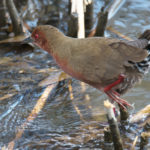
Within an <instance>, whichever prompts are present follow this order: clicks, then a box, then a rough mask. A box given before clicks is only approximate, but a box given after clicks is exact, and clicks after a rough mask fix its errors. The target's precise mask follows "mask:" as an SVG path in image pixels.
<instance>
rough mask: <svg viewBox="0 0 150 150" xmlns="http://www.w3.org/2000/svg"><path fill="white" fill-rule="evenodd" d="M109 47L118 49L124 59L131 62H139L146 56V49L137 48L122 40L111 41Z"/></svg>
mask: <svg viewBox="0 0 150 150" xmlns="http://www.w3.org/2000/svg"><path fill="white" fill-rule="evenodd" d="M110 47H111V48H112V49H115V50H117V51H119V52H120V55H121V56H123V57H124V58H125V60H128V61H132V62H140V61H142V60H144V59H145V58H146V57H147V56H148V52H147V50H146V49H142V48H137V47H135V46H132V45H131V44H130V45H128V44H126V43H124V42H116V43H111V44H110Z"/></svg>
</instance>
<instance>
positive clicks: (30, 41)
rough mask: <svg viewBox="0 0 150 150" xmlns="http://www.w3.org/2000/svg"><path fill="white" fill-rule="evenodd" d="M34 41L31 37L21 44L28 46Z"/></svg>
mask: <svg viewBox="0 0 150 150" xmlns="http://www.w3.org/2000/svg"><path fill="white" fill-rule="evenodd" d="M33 42H34V40H33V38H32V37H31V36H29V37H28V38H26V39H24V40H23V41H22V42H21V43H22V44H27V43H33Z"/></svg>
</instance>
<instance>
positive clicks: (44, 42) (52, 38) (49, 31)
mask: <svg viewBox="0 0 150 150" xmlns="http://www.w3.org/2000/svg"><path fill="white" fill-rule="evenodd" d="M62 36H64V35H63V34H62V33H61V32H60V31H59V30H58V29H57V28H55V27H53V26H51V25H40V26H37V27H36V28H35V29H34V30H33V32H32V34H31V36H30V37H29V38H27V39H25V41H27V42H32V43H34V44H35V45H37V46H38V47H40V48H42V49H44V50H46V51H48V52H50V51H51V49H52V45H54V44H55V43H56V42H57V41H58V39H60V38H61V37H62Z"/></svg>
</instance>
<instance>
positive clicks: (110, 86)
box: [104, 74, 125, 92]
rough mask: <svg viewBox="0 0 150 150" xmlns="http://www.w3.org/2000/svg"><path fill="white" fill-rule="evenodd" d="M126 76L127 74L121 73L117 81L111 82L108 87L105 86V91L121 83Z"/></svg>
mask: <svg viewBox="0 0 150 150" xmlns="http://www.w3.org/2000/svg"><path fill="white" fill-rule="evenodd" d="M124 78H125V76H124V75H123V74H120V75H119V77H118V80H117V81H115V82H113V83H112V84H109V85H108V86H107V87H105V88H104V92H107V91H109V90H111V89H112V88H113V87H114V86H116V85H118V84H119V83H121V82H122V81H123V80H124Z"/></svg>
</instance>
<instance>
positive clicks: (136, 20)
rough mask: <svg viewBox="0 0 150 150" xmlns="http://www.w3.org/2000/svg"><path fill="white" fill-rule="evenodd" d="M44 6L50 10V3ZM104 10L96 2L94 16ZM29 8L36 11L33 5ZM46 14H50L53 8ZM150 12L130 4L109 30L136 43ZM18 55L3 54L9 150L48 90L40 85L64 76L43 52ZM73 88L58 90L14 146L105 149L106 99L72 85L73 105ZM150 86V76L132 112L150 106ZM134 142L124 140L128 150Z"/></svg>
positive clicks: (134, 97) (136, 91) (0, 88)
mask: <svg viewBox="0 0 150 150" xmlns="http://www.w3.org/2000/svg"><path fill="white" fill-rule="evenodd" d="M44 2H45V5H47V3H48V1H46V0H45V1H44ZM102 4H103V2H95V6H94V7H95V8H96V9H95V16H96V14H97V13H98V11H99V8H100V7H101V6H102ZM30 7H31V8H30V9H32V5H31V6H30ZM36 7H37V8H38V9H39V10H40V9H41V8H42V6H41V5H38V3H37V6H36ZM46 8H47V11H48V10H49V9H50V8H51V7H50V8H48V7H46ZM64 8H65V6H64V5H61V7H60V11H61V13H60V16H59V17H60V20H61V23H59V26H58V27H60V28H61V29H62V30H64V31H66V30H67V28H66V25H67V24H66V22H65V21H64V22H63V19H65V16H63V13H62V12H63V9H64ZM149 8H150V2H149V0H144V2H143V1H141V0H134V1H130V0H127V2H126V3H125V5H124V6H123V7H122V8H121V10H120V11H119V12H118V13H117V15H116V17H115V19H113V20H111V21H110V22H109V25H111V26H112V27H113V28H114V29H116V30H118V31H120V32H121V33H122V34H124V35H126V36H129V37H131V38H133V39H135V37H136V36H138V35H139V34H140V33H142V32H143V31H144V30H145V29H148V28H150V25H149V24H150V16H149V14H150V9H149ZM38 9H37V11H39V10H38ZM56 16H57V15H56ZM32 17H34V18H36V17H37V16H32ZM56 18H57V17H56ZM41 19H42V18H41ZM45 20H46V19H45ZM37 22H38V20H35V22H33V21H30V22H28V23H31V24H30V25H32V26H34V23H35V24H36V23H37ZM57 23H58V22H57ZM7 49H8V47H7ZM13 50H14V51H12V49H9V50H7V51H5V52H3V53H2V52H0V57H1V61H0V71H1V75H0V81H1V82H0V97H4V96H5V95H7V96H10V97H9V98H4V99H2V100H0V127H1V128H0V147H2V146H6V147H7V145H8V143H9V142H11V141H12V140H14V138H15V136H16V133H17V128H18V127H20V126H21V125H22V124H23V123H24V122H25V121H26V118H27V117H28V115H29V114H30V112H31V111H32V109H33V107H34V106H35V104H36V102H37V100H38V99H39V97H40V96H41V95H42V93H43V91H44V90H45V87H44V86H43V87H40V86H38V85H39V82H40V81H42V80H44V79H45V78H47V77H48V76H49V75H55V73H56V72H61V70H60V69H59V68H58V67H57V66H56V64H55V62H54V61H53V60H52V58H51V56H49V55H48V54H47V53H46V52H43V51H42V50H39V49H36V50H34V51H32V50H29V51H26V52H25V51H23V52H19V51H15V48H13ZM1 51H4V49H1ZM49 68H52V70H51V69H49ZM43 70H47V71H43ZM54 70H55V71H54ZM68 84H69V83H68V80H65V81H64V82H61V84H60V86H59V87H58V88H57V89H54V91H53V94H52V95H51V96H50V98H48V100H47V102H46V105H45V106H44V108H43V109H42V110H41V112H40V114H39V115H38V116H37V117H36V118H35V120H33V121H32V122H29V123H28V125H27V126H26V127H25V130H24V132H23V135H22V136H21V137H20V138H19V139H18V140H17V141H16V142H15V149H80V148H99V149H101V148H103V128H104V126H106V124H107V123H106V117H105V110H104V106H103V100H105V99H107V97H106V96H105V95H104V94H103V93H101V92H100V91H98V90H96V89H94V88H92V87H90V86H88V85H81V83H80V82H79V81H77V80H75V79H72V87H73V96H74V99H73V101H72V100H71V98H70V93H69V90H68ZM149 85H150V74H148V75H146V77H145V78H144V80H143V81H142V83H141V84H138V85H137V86H136V87H135V88H133V89H131V90H130V91H129V92H128V93H127V94H125V95H124V96H123V98H125V99H126V100H128V101H129V102H130V103H134V106H135V110H133V112H136V111H138V110H140V109H142V108H143V107H145V106H146V105H147V104H149V103H150V93H149V91H150V86H149ZM77 109H78V110H80V113H79V112H78V111H77ZM134 138H135V133H127V134H126V135H124V139H125V140H124V141H125V142H124V144H125V145H126V146H125V147H127V149H128V148H129V147H130V146H131V143H132V142H133V140H134Z"/></svg>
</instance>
